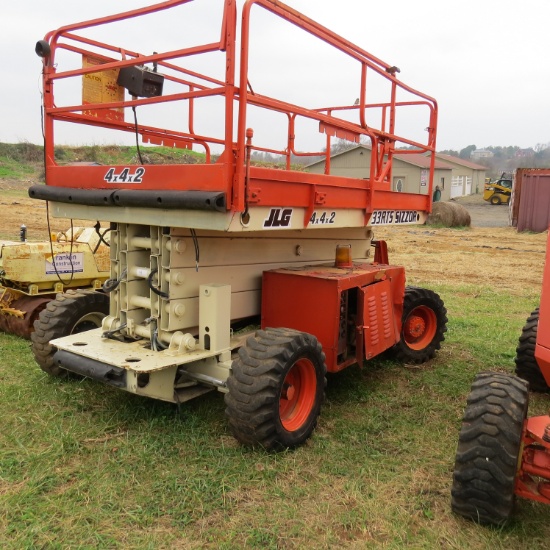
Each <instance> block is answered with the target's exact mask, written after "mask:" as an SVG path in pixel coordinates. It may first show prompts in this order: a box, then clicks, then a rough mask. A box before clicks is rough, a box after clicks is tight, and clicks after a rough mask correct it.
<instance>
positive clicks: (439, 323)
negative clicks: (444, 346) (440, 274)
mask: <svg viewBox="0 0 550 550" xmlns="http://www.w3.org/2000/svg"><path fill="white" fill-rule="evenodd" d="M445 332H447V310H446V309H445V306H444V305H443V301H442V300H441V298H440V297H439V295H438V294H436V293H435V292H433V291H431V290H427V289H425V288H417V287H412V286H411V287H407V288H406V289H405V299H404V301H403V322H402V327H401V339H400V341H399V342H398V343H397V344H396V345H395V346H394V347H393V348H392V353H393V355H394V356H395V358H396V359H398V360H399V361H403V362H407V363H424V362H425V361H428V359H431V358H432V357H433V356H434V355H435V352H436V351H437V350H438V349H439V348H440V347H441V342H443V340H445Z"/></svg>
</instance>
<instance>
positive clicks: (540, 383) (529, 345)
mask: <svg viewBox="0 0 550 550" xmlns="http://www.w3.org/2000/svg"><path fill="white" fill-rule="evenodd" d="M538 326H539V308H537V309H535V311H533V313H531V315H530V316H529V317H528V318H527V321H526V322H525V326H524V327H523V330H522V331H521V336H520V337H519V343H518V347H517V348H516V359H515V362H516V374H517V375H518V376H519V377H520V378H523V379H524V380H527V382H529V389H531V390H532V391H536V392H541V393H545V392H548V391H550V387H549V386H548V384H547V383H546V380H545V379H544V376H543V375H542V372H541V370H540V367H539V365H538V363H537V360H536V359H535V345H536V343H537V330H538Z"/></svg>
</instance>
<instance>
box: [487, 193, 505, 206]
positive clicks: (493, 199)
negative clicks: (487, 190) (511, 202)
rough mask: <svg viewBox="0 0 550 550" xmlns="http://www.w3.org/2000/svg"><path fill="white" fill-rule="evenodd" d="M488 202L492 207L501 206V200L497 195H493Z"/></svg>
mask: <svg viewBox="0 0 550 550" xmlns="http://www.w3.org/2000/svg"><path fill="white" fill-rule="evenodd" d="M489 202H490V203H491V204H492V205H493V206H497V205H499V204H502V200H501V198H500V197H499V196H498V195H493V196H492V197H491V198H490V199H489Z"/></svg>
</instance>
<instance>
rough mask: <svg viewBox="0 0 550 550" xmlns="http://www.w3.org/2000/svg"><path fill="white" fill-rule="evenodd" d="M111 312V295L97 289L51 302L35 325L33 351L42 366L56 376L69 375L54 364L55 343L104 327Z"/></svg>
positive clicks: (68, 295) (65, 295)
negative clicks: (65, 337) (58, 340)
mask: <svg viewBox="0 0 550 550" xmlns="http://www.w3.org/2000/svg"><path fill="white" fill-rule="evenodd" d="M108 313H109V296H107V295H106V294H103V293H101V292H97V291H95V290H67V292H65V293H64V294H58V295H57V296H56V298H55V300H52V301H51V302H49V303H48V305H47V306H46V308H45V309H44V310H42V312H41V313H40V316H39V317H38V319H37V320H36V321H35V322H34V332H33V333H32V334H31V341H32V352H33V354H34V358H35V359H36V362H37V363H38V366H39V367H40V368H41V369H42V370H43V371H45V372H47V373H48V374H51V375H52V376H64V375H66V374H67V371H66V370H65V369H62V368H61V367H59V366H58V365H56V364H55V363H54V360H53V356H54V355H55V352H56V351H57V349H56V348H55V347H54V346H52V345H51V344H50V341H51V340H55V339H56V338H61V337H63V336H69V335H70V334H76V333H79V332H85V331H86V330H91V329H93V328H98V327H100V326H101V322H102V321H103V318H104V317H105V316H106V315H107V314H108Z"/></svg>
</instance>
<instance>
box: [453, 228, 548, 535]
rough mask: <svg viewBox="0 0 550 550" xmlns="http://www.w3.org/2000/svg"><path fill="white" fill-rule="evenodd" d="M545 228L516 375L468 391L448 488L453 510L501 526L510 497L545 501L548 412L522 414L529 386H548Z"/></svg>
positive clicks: (480, 380)
mask: <svg viewBox="0 0 550 550" xmlns="http://www.w3.org/2000/svg"><path fill="white" fill-rule="evenodd" d="M549 252H550V233H549V240H548V243H547V246H546V263H545V267H544V277H543V284H542V294H541V301H540V308H537V309H536V310H535V311H534V312H533V313H532V314H531V315H530V316H529V318H528V319H527V322H526V324H525V326H524V328H523V331H522V334H521V336H520V339H519V344H518V347H517V355H516V359H515V362H516V374H517V375H518V377H520V378H518V377H514V376H511V375H506V374H502V373H490V372H489V373H481V374H479V375H478V376H477V377H476V379H475V381H474V383H473V385H472V391H471V393H470V395H469V396H468V403H467V406H466V409H465V412H464V419H463V423H462V429H461V432H460V436H459V443H458V450H457V454H456V463H455V470H454V478H453V487H452V508H453V510H454V512H456V513H457V514H459V515H461V516H464V517H466V518H469V519H472V520H474V521H478V522H479V523H489V524H497V525H498V524H501V523H503V522H505V521H506V520H508V519H509V518H510V516H511V515H512V512H513V508H514V501H515V496H516V495H517V496H520V497H523V498H526V499H529V500H536V501H538V502H542V503H544V504H550V416H535V417H531V418H527V409H528V401H529V389H531V390H533V391H537V392H548V391H550V254H549Z"/></svg>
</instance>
